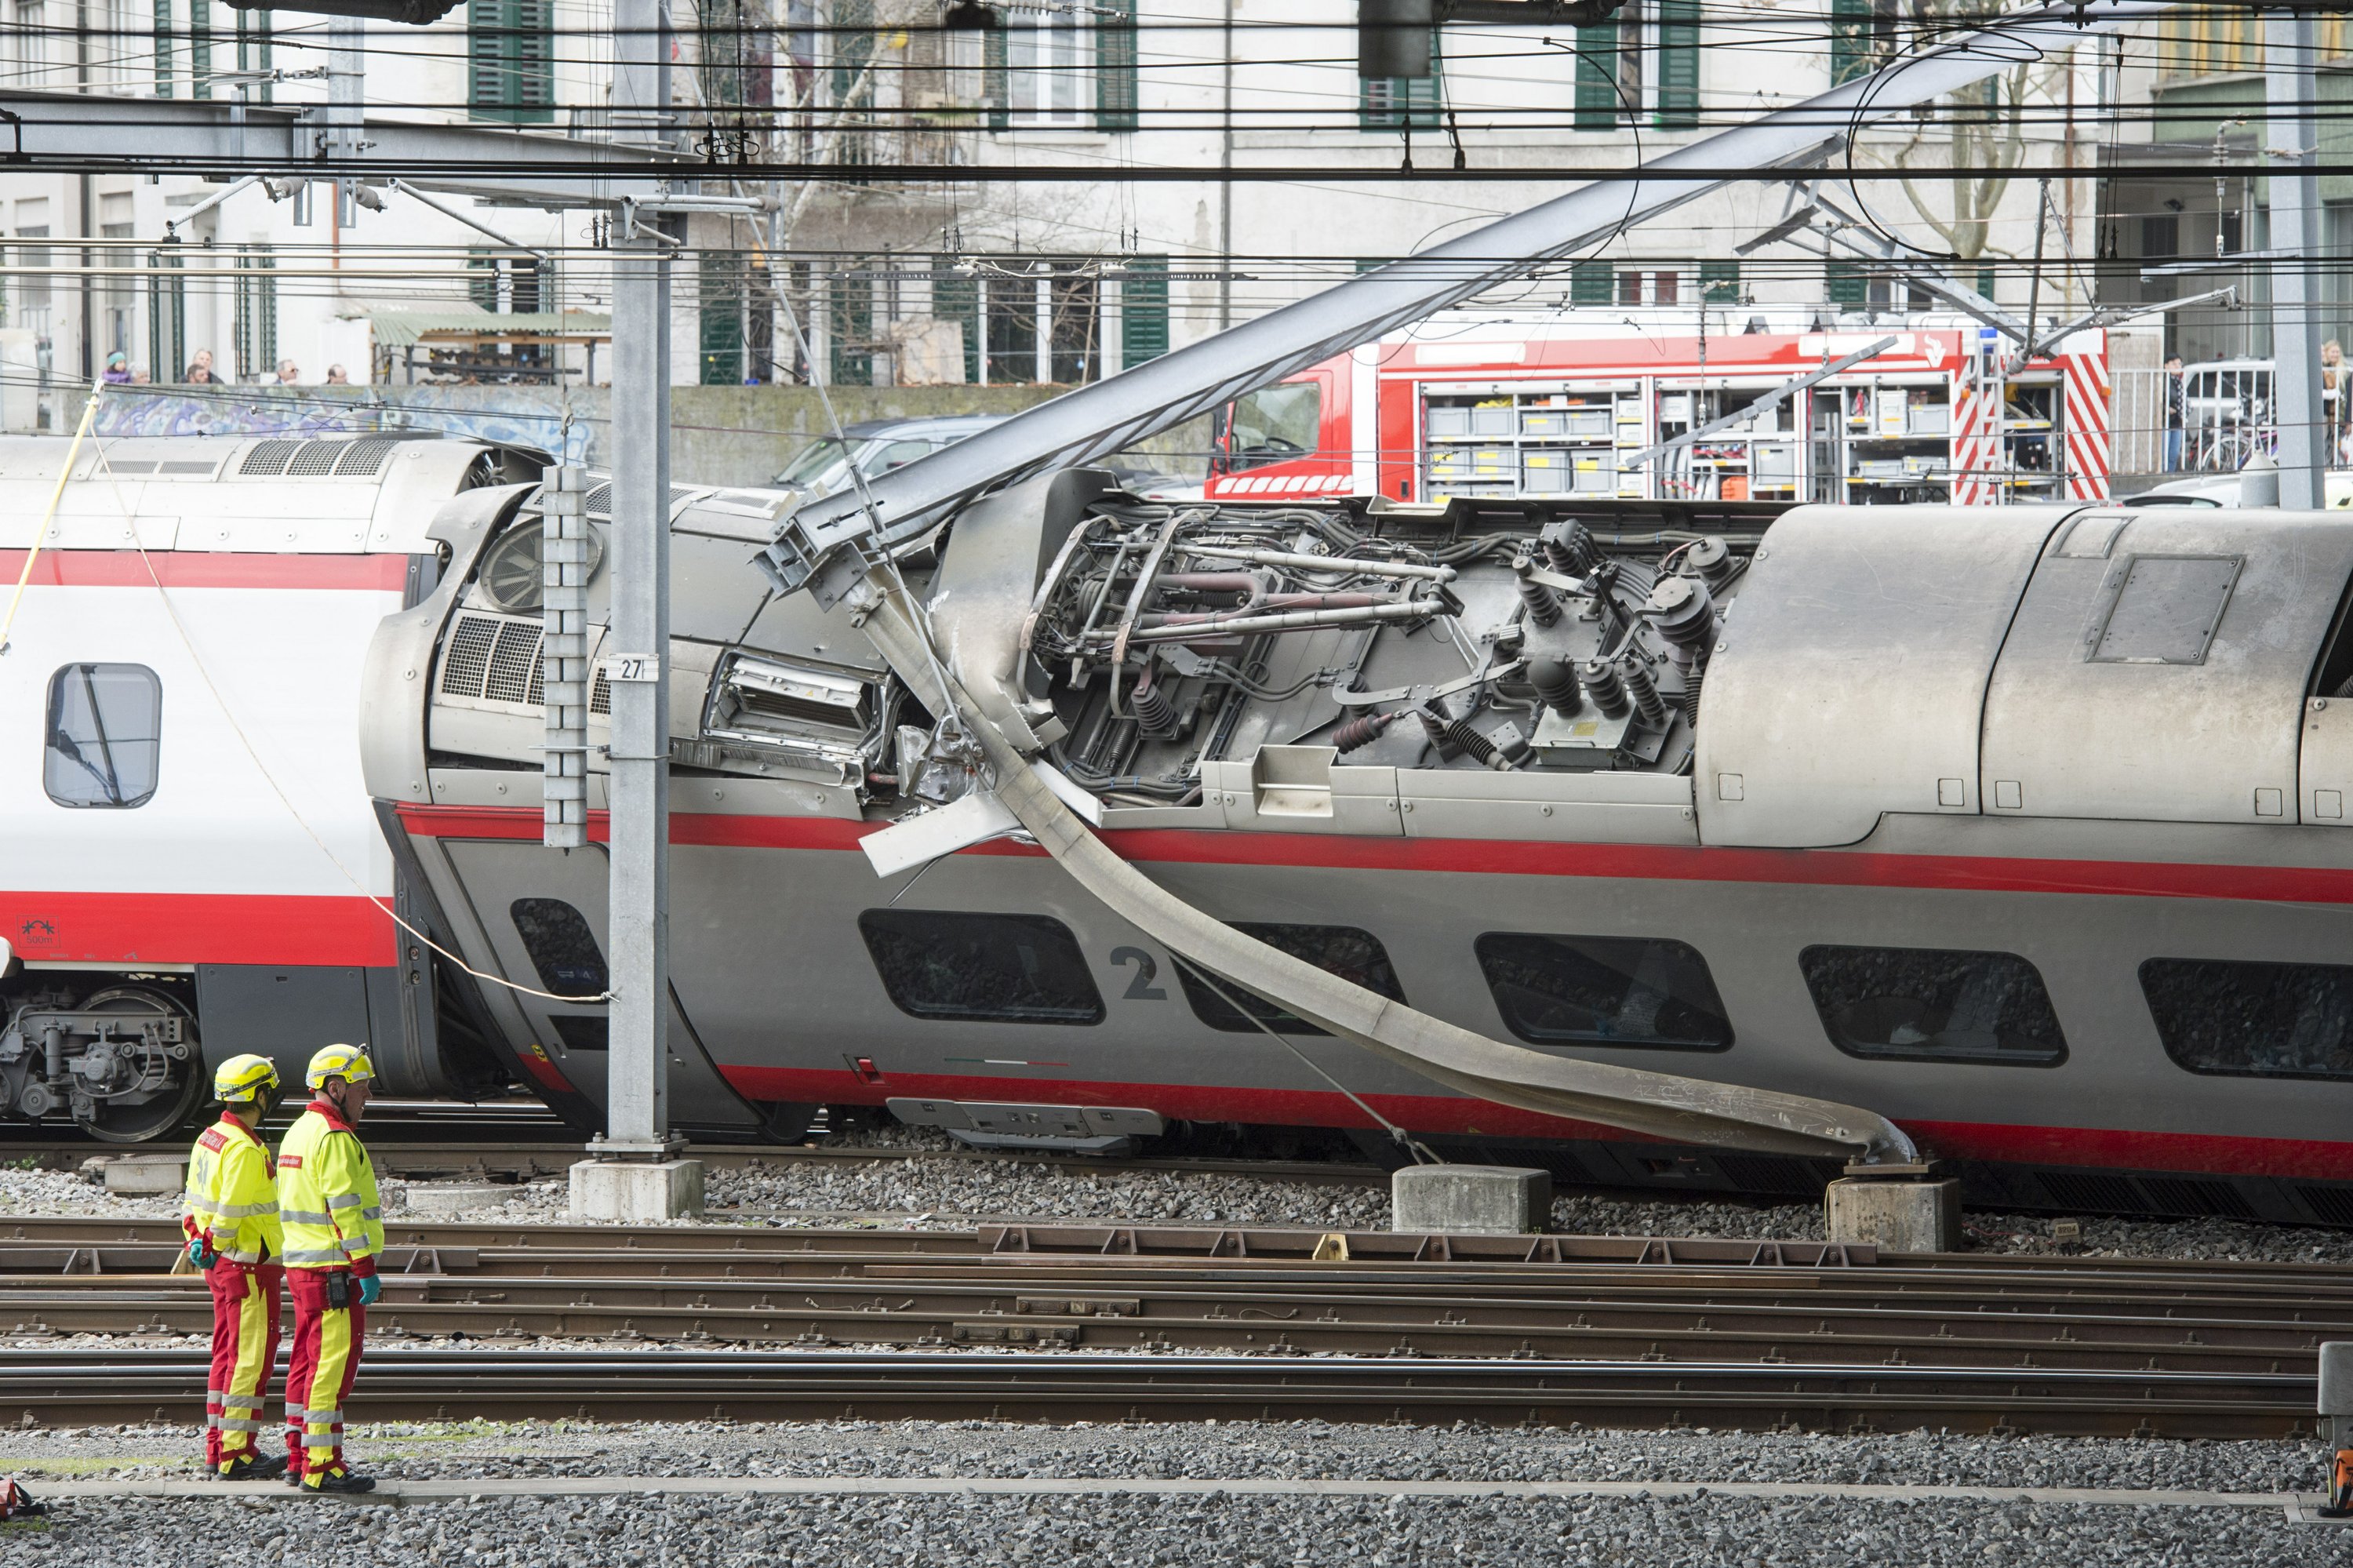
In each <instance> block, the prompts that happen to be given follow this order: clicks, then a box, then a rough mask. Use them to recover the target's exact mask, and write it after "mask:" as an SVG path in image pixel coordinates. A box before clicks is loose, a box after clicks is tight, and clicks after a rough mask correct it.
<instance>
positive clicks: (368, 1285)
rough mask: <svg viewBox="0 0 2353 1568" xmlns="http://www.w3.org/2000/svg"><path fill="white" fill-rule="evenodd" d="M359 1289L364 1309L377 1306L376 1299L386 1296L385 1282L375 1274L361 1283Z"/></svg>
mask: <svg viewBox="0 0 2353 1568" xmlns="http://www.w3.org/2000/svg"><path fill="white" fill-rule="evenodd" d="M359 1287H360V1305H361V1306H363V1307H373V1306H375V1298H377V1297H379V1296H381V1295H383V1294H384V1281H383V1280H381V1279H379V1278H377V1277H375V1275H373V1274H371V1275H369V1276H368V1277H366V1278H365V1279H363V1280H361V1281H359Z"/></svg>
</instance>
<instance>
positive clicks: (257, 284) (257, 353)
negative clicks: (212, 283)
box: [229, 245, 278, 381]
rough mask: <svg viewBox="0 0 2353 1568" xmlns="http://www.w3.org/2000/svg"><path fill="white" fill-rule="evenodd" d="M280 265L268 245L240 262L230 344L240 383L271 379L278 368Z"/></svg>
mask: <svg viewBox="0 0 2353 1568" xmlns="http://www.w3.org/2000/svg"><path fill="white" fill-rule="evenodd" d="M277 264H278V263H277V259H276V258H275V257H273V256H271V255H270V253H269V247H268V246H266V245H257V246H254V247H253V248H251V249H248V250H247V251H246V252H244V253H243V254H242V255H240V256H239V257H238V258H237V272H236V275H235V279H234V292H233V293H232V294H231V296H230V306H231V308H230V313H229V341H230V344H231V347H232V349H233V351H234V352H235V354H236V355H237V377H238V379H239V380H245V381H250V380H253V379H255V378H257V377H260V376H269V375H271V374H273V373H274V372H276V370H277V368H278V280H277V279H276V278H275V277H273V276H272V275H271V270H272V269H273V268H275V267H276V266H277Z"/></svg>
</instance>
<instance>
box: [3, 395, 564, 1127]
mask: <svg viewBox="0 0 2353 1568" xmlns="http://www.w3.org/2000/svg"><path fill="white" fill-rule="evenodd" d="M68 448H69V443H68V442H67V441H65V440H62V439H58V438H47V439H42V438H17V439H11V440H0V594H13V593H14V591H15V585H16V583H17V582H18V581H19V580H20V579H21V580H23V581H24V582H25V585H26V586H25V588H24V590H23V597H22V603H21V606H20V607H19V608H18V609H17V612H16V620H15V623H14V626H13V627H12V628H11V630H10V632H9V640H8V645H7V652H6V653H5V656H4V657H0V736H5V737H7V738H6V739H5V742H0V746H5V747H13V748H14V751H13V755H12V756H10V757H9V758H8V759H7V760H6V761H5V764H0V943H5V956H0V1125H6V1124H10V1123H23V1122H27V1121H29V1122H33V1123H37V1124H40V1125H44V1126H47V1127H51V1128H72V1127H75V1126H79V1127H80V1128H83V1129H86V1130H87V1131H88V1132H90V1133H91V1134H93V1135H95V1136H97V1137H99V1138H101V1139H111V1140H117V1141H126V1142H128V1141H135V1140H138V1139H143V1138H150V1137H155V1136H159V1135H161V1134H163V1133H164V1132H166V1131H168V1130H170V1129H172V1128H175V1127H177V1126H179V1125H180V1124H181V1123H182V1122H184V1121H185V1119H186V1118H188V1117H189V1116H190V1114H191V1113H193V1112H194V1111H195V1109H196V1107H198V1106H199V1105H200V1104H201V1103H202V1099H203V1097H204V1095H205V1093H206V1088H207V1086H208V1084H209V1077H210V1075H209V1073H208V1072H207V1070H206V1065H207V1063H209V1062H217V1061H218V1060H220V1059H222V1058H225V1057H227V1056H228V1055H231V1054H236V1053H237V1052H240V1051H259V1052H261V1053H263V1054H268V1055H270V1056H272V1057H273V1058H275V1059H276V1060H277V1062H278V1064H279V1066H280V1071H281V1073H284V1074H286V1075H287V1076H288V1078H289V1081H290V1082H295V1083H299V1082H300V1073H301V1066H302V1064H303V1062H304V1061H305V1060H306V1059H307V1057H308V1055H309V1053H310V1052H311V1051H312V1050H314V1049H315V1048H316V1047H318V1046H319V1045H321V1044H326V1043H328V1042H330V1041H334V1040H344V1041H353V1042H365V1043H366V1044H368V1045H369V1047H370V1049H371V1050H372V1052H373V1053H374V1054H375V1061H376V1063H377V1065H378V1068H379V1070H380V1071H381V1072H382V1074H383V1075H384V1080H385V1086H387V1087H388V1088H389V1089H390V1090H391V1091H392V1092H394V1093H396V1094H402V1095H463V1094H467V1093H470V1092H471V1091H472V1090H474V1089H476V1088H478V1087H482V1086H492V1085H498V1084H503V1083H506V1082H509V1081H512V1079H513V1078H514V1077H515V1076H516V1075H517V1070H516V1068H515V1066H514V1065H513V1064H512V1061H511V1060H506V1061H502V1060H501V1057H502V1056H504V1055H505V1054H506V1051H507V1048H506V1046H505V1044H504V1043H503V1042H502V1041H500V1040H498V1039H497V1038H496V1036H495V1034H494V1033H493V1032H491V1031H490V1030H489V1029H487V1028H486V1027H481V1026H480V1025H478V1024H474V1023H470V1022H469V1013H468V1012H467V1009H466V1005H465V995H464V993H462V992H461V993H458V994H456V995H454V996H452V997H448V998H443V997H442V996H441V991H440V988H438V987H437V986H436V985H435V983H434V980H435V977H434V973H433V966H432V963H431V961H430V959H429V955H428V954H427V952H426V951H425V950H424V949H423V948H420V947H418V946H417V945H416V944H414V943H412V942H409V941H406V940H405V939H404V938H402V937H401V936H400V934H399V933H398V931H397V930H396V927H395V926H394V924H393V922H392V920H391V918H390V917H389V916H388V915H387V914H386V913H385V909H386V908H387V907H390V906H394V905H395V903H396V900H397V899H399V898H400V896H401V890H400V889H399V888H398V886H397V885H396V878H395V874H394V867H393V863H392V860H391V857H390V855H389V854H388V853H387V852H386V849H385V842H384V839H383V835H382V833H381V832H379V830H378V828H377V824H376V820H375V811H374V810H373V808H372V806H371V803H370V800H369V797H368V792H367V789H366V788H365V787H364V782H363V780H362V778H361V774H360V761H359V748H358V745H357V737H356V734H355V731H354V718H353V715H354V714H355V712H356V709H357V699H358V692H359V685H360V674H361V666H362V662H363V660H364V655H365V653H366V650H367V647H368V643H369V640H370V638H371V636H372V634H373V633H374V631H375V626H376V623H377V622H378V621H379V620H381V619H382V618H383V617H385V615H387V614H389V613H392V612H394V611H396V610H398V609H401V608H402V607H403V606H404V605H409V604H414V603H417V602H418V601H419V600H421V599H425V598H427V596H429V595H430V594H431V592H432V590H433V588H434V587H435V585H436V583H437V582H438V577H439V571H440V560H441V555H442V553H441V552H440V550H439V549H438V546H436V544H435V543H434V542H433V541H432V540H431V539H430V538H429V537H428V536H427V524H430V523H431V521H432V520H433V518H434V516H435V514H437V513H438V511H439V510H440V509H441V508H442V506H443V505H444V504H445V503H448V501H449V500H450V498H451V497H453V496H459V495H461V494H462V493H466V492H468V491H472V490H477V489H480V488H482V487H485V486H512V484H514V483H515V482H519V481H531V480H536V478H537V477H538V474H539V471H540V469H541V467H542V466H543V464H544V463H545V461H547V460H546V459H545V457H544V455H543V454H540V453H536V452H528V451H523V450H514V449H509V448H502V447H498V446H493V445H486V444H484V443H482V442H480V441H473V440H436V439H432V438H431V437H429V436H414V437H412V436H404V435H366V436H358V437H332V438H320V439H291V438H289V439H252V438H246V439H236V438H157V439H122V440H103V441H98V442H91V443H86V444H85V445H84V446H83V448H82V450H81V451H80V453H79V456H78V457H77V459H76V460H75V463H74V468H73V471H72V473H71V474H70V475H69V476H68V477H67V479H66V482H65V485H64V490H63V493H62V495H61V497H60V499H59V503H58V508H57V512H56V516H55V519H54V521H53V522H51V523H50V524H48V526H47V530H46V532H43V531H42V530H43V520H44V518H45V516H46V515H47V511H48V506H49V502H50V498H51V495H52V493H53V492H55V491H56V489H57V485H58V472H59V470H60V468H61V467H62V466H63V464H64V463H65V461H66V457H67V452H68ZM501 493H506V494H512V493H513V492H512V489H509V490H505V491H502V492H501ZM36 547H37V554H33V555H32V559H31V566H30V572H29V575H27V572H26V563H27V556H28V554H30V553H33V552H35V551H36ZM453 1008H454V1011H453Z"/></svg>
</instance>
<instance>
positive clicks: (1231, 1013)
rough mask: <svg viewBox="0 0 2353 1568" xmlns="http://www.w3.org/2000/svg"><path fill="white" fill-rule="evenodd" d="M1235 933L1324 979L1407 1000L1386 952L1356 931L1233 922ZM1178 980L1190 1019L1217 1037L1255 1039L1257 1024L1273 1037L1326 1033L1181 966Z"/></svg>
mask: <svg viewBox="0 0 2353 1568" xmlns="http://www.w3.org/2000/svg"><path fill="white" fill-rule="evenodd" d="M1233 927H1234V929H1235V930H1237V931H1240V933H1241V934H1242V935H1243V936H1245V937H1255V938H1258V939H1259V940H1260V941H1261V942H1264V943H1265V944H1266V945H1267V946H1268V947H1270V948H1276V949H1278V950H1279V951H1282V952H1285V953H1289V954H1290V955H1291V956H1292V957H1293V958H1294V959H1300V960H1301V961H1302V962H1304V963H1310V964H1314V966H1315V967H1316V968H1317V969H1322V970H1323V971H1324V973H1326V974H1334V975H1338V976H1339V977H1340V978H1341V979H1342V980H1347V981H1349V982H1350V983H1352V984H1355V985H1360V986H1363V987H1364V988H1365V989H1366V991H1377V992H1378V993H1379V994H1381V995H1382V996H1385V997H1388V999H1389V1000H1390V1001H1404V1000H1405V991H1404V989H1403V988H1402V987H1401V986H1399V985H1398V978H1397V970H1396V969H1393V968H1391V967H1390V964H1389V955H1388V948H1384V947H1382V946H1381V939H1380V938H1378V937H1376V936H1374V935H1373V934H1372V933H1371V932H1370V931H1360V930H1358V929H1357V928H1356V927H1354V926H1291V925H1271V924H1252V923H1248V922H1244V921H1240V920H1237V921H1235V922H1233ZM1176 978H1177V980H1179V981H1181V982H1182V983H1183V985H1184V987H1185V1000H1186V1001H1188V1002H1190V1003H1191V1004H1192V1007H1193V1016H1194V1017H1196V1018H1198V1019H1199V1020H1200V1021H1201V1022H1204V1023H1206V1024H1208V1026H1209V1027H1210V1028H1212V1029H1215V1030H1218V1031H1219V1032H1220V1033H1226V1034H1257V1033H1263V1031H1262V1030H1261V1024H1262V1025H1264V1026H1265V1029H1271V1030H1272V1031H1273V1032H1274V1033H1277V1034H1321V1033H1324V1031H1322V1030H1321V1029H1318V1028H1316V1027H1315V1025H1314V1024H1312V1023H1310V1022H1307V1021H1306V1020H1305V1019H1303V1018H1300V1017H1298V1016H1297V1015H1296V1014H1294V1013H1293V1012H1289V1011H1288V1010H1286V1009H1284V1008H1280V1007H1277V1006H1275V1005H1274V1004H1273V1003H1272V1002H1271V1001H1262V1000H1261V999H1260V998H1258V997H1255V996H1252V995H1250V992H1248V991H1243V990H1242V989H1241V988H1240V987H1239V986H1237V985H1235V984H1234V983H1233V982H1232V981H1230V980H1216V981H1212V980H1208V979H1207V978H1205V977H1203V976H1202V975H1200V974H1199V973H1198V972H1196V971H1195V969H1193V967H1192V966H1191V965H1189V964H1186V963H1181V962H1180V963H1179V964H1178V965H1177V966H1176ZM1229 998H1230V999H1231V1000H1229Z"/></svg>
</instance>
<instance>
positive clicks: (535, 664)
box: [482, 620, 541, 703]
mask: <svg viewBox="0 0 2353 1568" xmlns="http://www.w3.org/2000/svg"><path fill="white" fill-rule="evenodd" d="M540 630H541V628H540V627H539V625H538V624H537V623H536V622H533V621H529V620H510V621H506V622H503V623H502V624H501V626H500V627H499V641H498V646H497V647H495V648H493V649H491V673H490V675H489V677H488V678H487V679H485V680H484V681H483V683H482V695H483V696H484V697H485V698H487V699H488V700H490V701H491V702H494V703H527V702H529V701H531V700H532V697H531V694H532V690H533V687H534V686H535V685H536V684H537V682H535V681H534V680H533V676H534V675H535V674H536V673H537V672H538V668H539V634H540Z"/></svg>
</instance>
